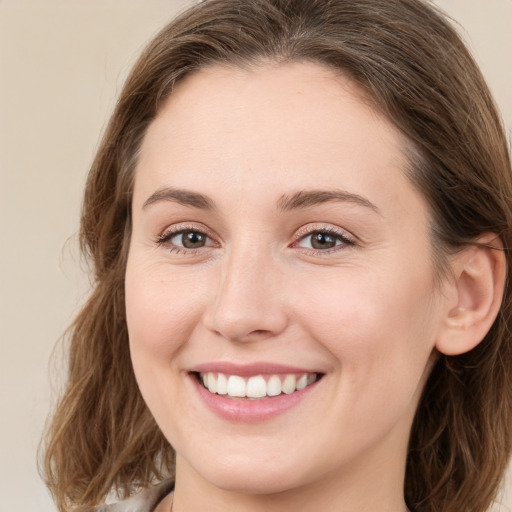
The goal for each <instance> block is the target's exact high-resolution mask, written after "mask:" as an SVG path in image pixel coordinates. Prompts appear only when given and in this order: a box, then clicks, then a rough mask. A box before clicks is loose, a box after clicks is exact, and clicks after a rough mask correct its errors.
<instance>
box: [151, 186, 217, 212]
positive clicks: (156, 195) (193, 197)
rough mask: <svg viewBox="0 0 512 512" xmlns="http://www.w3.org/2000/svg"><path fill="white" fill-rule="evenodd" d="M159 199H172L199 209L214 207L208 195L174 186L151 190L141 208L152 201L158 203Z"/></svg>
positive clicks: (211, 208)
mask: <svg viewBox="0 0 512 512" xmlns="http://www.w3.org/2000/svg"><path fill="white" fill-rule="evenodd" d="M159 201H172V202H175V203H179V204H182V205H184V206H191V207H193V208H199V209H201V210H213V209H214V204H213V201H212V200H211V199H210V198H209V197H207V196H205V195H203V194H199V193H198V192H192V191H190V190H183V189H178V188H174V187H162V188H159V189H158V190H156V191H155V192H153V194H151V195H150V196H149V197H148V198H147V199H146V201H145V202H144V204H143V205H142V209H144V208H147V207H148V206H150V205H152V204H154V203H158V202H159Z"/></svg>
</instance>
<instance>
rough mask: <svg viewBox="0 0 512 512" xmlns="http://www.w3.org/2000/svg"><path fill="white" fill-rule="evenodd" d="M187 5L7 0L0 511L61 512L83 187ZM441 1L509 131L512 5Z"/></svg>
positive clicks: (1, 177) (1, 145) (1, 100)
mask: <svg viewBox="0 0 512 512" xmlns="http://www.w3.org/2000/svg"><path fill="white" fill-rule="evenodd" d="M185 3H186V1H185V0H183V1H181V0H144V1H143V0H86V1H80V0H39V1H38V0H32V1H27V0H0V240H1V250H0V344H1V345H0V349H1V350H0V410H1V419H0V434H1V436H0V512H11V511H14V510H16V511H42V512H50V511H53V510H54V507H53V505H52V503H51V501H50V499H49V498H48V495H47V492H46V490H45V488H44V486H43V485H42V483H40V481H39V478H38V476H37V471H36V465H35V457H36V455H35V454H36V449H37V444H38V440H39V436H40V432H41V430H42V427H43V423H44V420H45V416H46V413H47V411H48V409H49V406H50V403H51V397H52V394H51V387H50V379H49V377H48V375H49V374H51V375H52V376H53V377H55V376H58V375H62V369H61V367H60V365H59V360H58V359H57V360H56V362H54V363H53V364H52V365H51V366H50V363H49V358H50V354H51V352H52V347H53V346H54V344H55V341H56V340H57V339H58V337H59V335H60V334H61V333H62V331H63V330H64V329H65V327H66V326H67V324H68V323H69V321H70V319H71V317H72V315H73V313H74V312H76V310H77V307H78V304H79V303H80V301H81V300H82V299H83V296H84V295H85V293H86V291H87V280H86V278H85V273H84V271H83V267H84V265H83V264H81V263H80V260H79V257H78V255H77V250H76V236H75V234H76V231H77V221H78V214H79V207H80V201H81V190H82V187H83V183H84V179H85V175H86V172H87V168H88V165H89V164H90V162H91V159H92V155H93V153H94V149H95V147H96V145H97V143H98V139H99V134H100V132H101V130H102V128H103V127H104V125H105V122H106V119H107V117H108V113H109V112H110V110H111V108H112V106H113V101H114V98H115V96H116V94H117V92H118V91H119V89H120V86H121V83H122V80H123V78H124V77H125V75H126V72H127V70H128V69H129V67H130V64H131V63H132V62H133V60H134V57H135V56H136V54H137V53H138V52H139V50H140V49H141V48H142V46H143V45H144V43H145V42H146V41H147V40H148V39H149V38H150V37H151V35H153V34H154V33H155V32H156V30H157V29H158V28H160V27H161V26H162V25H163V24H164V23H165V22H166V21H167V20H169V18H171V16H172V15H173V13H174V12H175V11H176V10H177V9H179V8H180V7H181V6H183V5H185ZM438 3H439V4H440V5H441V6H442V7H443V8H445V9H446V10H447V11H448V12H449V13H451V14H452V16H453V17H454V18H455V19H457V20H458V21H459V22H460V23H461V24H462V26H463V27H465V30H464V32H465V37H466V39H467V40H468V41H469V43H470V45H471V47H472V48H473V50H474V53H475V55H476V57H477V60H478V61H479V62H480V63H481V65H482V67H483V71H484V74H485V75H486V76H487V78H488V80H489V82H490V84H491V87H492V89H493V91H494V93H495V95H496V98H497V101H498V104H499V105H500V107H501V109H502V112H503V114H504V117H505V119H506V122H507V125H508V127H509V129H508V130H509V133H511V127H512V93H511V90H512V30H511V27H512V0H439V1H438ZM461 30H462V29H461ZM81 268H82V269H81ZM59 368H60V369H59ZM52 381H54V382H57V383H58V378H57V379H55V378H52ZM511 487H512V485H511ZM510 494H511V496H510V497H507V496H506V495H505V498H504V500H505V501H504V503H506V504H508V506H509V507H511V508H512V493H510ZM500 510H508V507H506V506H503V507H501V509H500Z"/></svg>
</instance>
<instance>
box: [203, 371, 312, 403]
mask: <svg viewBox="0 0 512 512" xmlns="http://www.w3.org/2000/svg"><path fill="white" fill-rule="evenodd" d="M198 375H199V379H200V382H201V383H202V384H203V386H204V387H205V388H206V389H207V390H208V391H209V392H210V393H214V394H217V395H224V396H227V397H230V398H249V399H262V398H271V397H276V396H279V395H281V394H286V395H291V394H292V393H295V392H296V391H300V390H302V389H304V388H306V387H308V386H310V385H311V384H313V383H314V382H316V380H317V378H318V374H316V373H302V374H293V373H290V374H273V375H254V376H250V377H242V376H240V375H229V374H225V373H218V372H201V373H199V374H198Z"/></svg>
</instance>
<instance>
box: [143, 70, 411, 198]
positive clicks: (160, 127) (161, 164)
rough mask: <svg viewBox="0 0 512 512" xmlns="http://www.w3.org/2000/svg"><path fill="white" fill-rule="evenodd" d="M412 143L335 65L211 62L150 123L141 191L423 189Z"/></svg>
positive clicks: (386, 194)
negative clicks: (409, 151) (417, 185)
mask: <svg viewBox="0 0 512 512" xmlns="http://www.w3.org/2000/svg"><path fill="white" fill-rule="evenodd" d="M406 145H407V141H406V139H405V137H403V136H402V135H401V133H400V132H399V131H398V129H396V128H395V127H394V126H393V125H392V124H391V123H390V122H389V121H388V120H387V119H385V118H384V117H383V116H381V115H379V114H378V113H377V112H376V111H375V110H374V109H372V108H371V106H370V102H369V101H367V100H366V98H365V95H364V94H363V92H362V91H361V90H360V89H359V88H358V87H357V86H356V85H355V84H354V83H353V82H352V81H351V80H349V79H347V78H346V77H344V76H341V75H340V74H339V73H337V72H335V71H333V70H331V69H330V68H328V67H324V66H322V65H319V64H315V63H309V62H303V63H291V64H286V65H275V64H261V65H258V66H254V67H251V68H244V69H242V68H234V67H226V66H219V65H216V66H211V67H208V68H205V69H203V70H200V71H199V72H196V73H194V74H191V75H190V76H188V77H187V78H185V79H184V80H183V81H182V82H180V83H179V84H178V85H177V87H176V88H175V90H174V92H173V93H172V95H171V96H170V97H169V98H168V99H167V101H166V102H165V103H164V105H163V107H162V108H161V110H160V112H159V114H158V116H157V117H156V119H155V120H154V121H153V122H152V123H151V125H150V126H149V128H148V131H147V133H146V136H145V138H144V141H143V144H142V148H141V152H140V158H139V161H138V165H137V169H136V179H135V196H136V197H135V200H136V201H137V200H138V201H139V202H140V201H144V197H143V196H147V195H148V194H151V193H152V192H154V190H155V189H157V188H158V187H161V186H176V187H180V188H194V189H195V188H200V189H201V191H202V192H204V193H205V194H208V195H214V196H215V195H217V196H219V197H220V196H222V197H224V198H226V199H228V198H230V199H233V198H234V197H244V196H247V195H248V193H249V191H250V193H251V197H256V196H257V195H258V194H259V193H260V192H261V193H262V194H263V193H265V194H266V196H267V197H268V196H271V195H274V196H275V200H277V199H278V196H279V195H282V194H283V193H290V192H294V189H295V190H301V189H312V188H319V187H320V188H323V189H325V188H340V187H341V188H343V189H350V190H351V191H352V192H354V193H360V192H361V191H363V192H365V194H370V195H372V194H376V195H377V196H380V197H376V200H377V202H378V201H381V200H385V201H387V202H393V201H395V200H396V198H397V197H398V196H403V194H404V189H405V188H407V192H408V193H411V194H415V191H414V190H413V189H412V187H411V185H410V183H409V180H408V179H407V178H406V176H405V173H404V172H403V171H404V170H405V168H406V166H407V165H408V163H407V159H406V157H405V153H404V149H405V147H406ZM285 189H286V190H285ZM229 194H231V196H229ZM413 199H414V200H418V198H417V197H414V198H413ZM372 202H374V203H375V201H372ZM402 203H404V207H407V206H406V205H405V203H406V201H405V202H403V201H399V203H398V205H400V204H402Z"/></svg>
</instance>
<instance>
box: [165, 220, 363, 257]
mask: <svg viewBox="0 0 512 512" xmlns="http://www.w3.org/2000/svg"><path fill="white" fill-rule="evenodd" d="M187 232H192V233H198V234H199V235H202V236H204V237H206V238H208V239H210V240H213V238H212V237H211V236H210V235H209V234H208V232H207V231H206V230H203V229H200V228H198V227H196V226H183V225H180V226H176V227H172V228H170V229H168V230H166V231H164V232H163V233H162V234H160V235H158V237H157V239H156V241H155V243H156V245H157V246H164V245H167V249H168V250H169V251H170V252H173V253H176V254H189V255H191V254H196V253H197V252H199V251H201V250H202V249H205V246H203V247H198V248H185V247H179V246H177V245H173V244H170V243H169V242H170V240H171V239H172V238H174V237H175V236H178V235H180V234H183V233H187ZM316 233H323V234H328V235H330V236H332V237H333V238H335V239H336V240H337V241H340V242H341V243H340V244H339V245H335V246H334V247H331V248H328V249H314V248H308V247H302V250H303V251H306V252H307V253H309V254H312V255H319V254H320V255H327V254H331V253H332V252H335V251H340V250H344V249H346V248H347V247H350V246H354V245H356V241H355V240H354V239H353V238H352V237H350V236H349V235H347V233H346V232H345V231H343V230H340V229H336V228H334V227H332V226H321V227H314V228H311V227H304V228H301V229H299V230H298V232H297V234H296V236H295V239H294V241H293V243H292V244H291V247H297V245H298V244H299V243H300V242H302V241H303V240H305V239H307V238H308V237H310V236H313V235H314V234H316ZM206 247H208V246H206ZM210 247H211V246H210Z"/></svg>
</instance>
